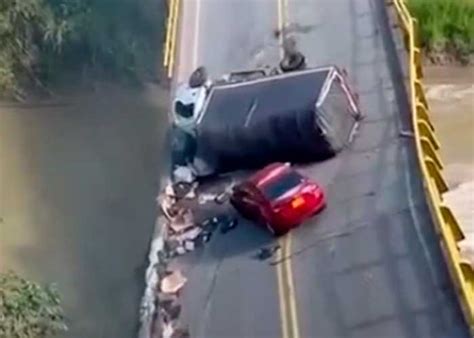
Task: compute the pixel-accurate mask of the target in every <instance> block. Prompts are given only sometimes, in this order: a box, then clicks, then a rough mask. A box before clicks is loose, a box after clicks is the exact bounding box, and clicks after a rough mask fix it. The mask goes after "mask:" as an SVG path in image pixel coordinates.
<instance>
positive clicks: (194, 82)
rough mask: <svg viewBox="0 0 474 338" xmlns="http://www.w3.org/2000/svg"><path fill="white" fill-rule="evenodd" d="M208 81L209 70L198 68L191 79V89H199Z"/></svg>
mask: <svg viewBox="0 0 474 338" xmlns="http://www.w3.org/2000/svg"><path fill="white" fill-rule="evenodd" d="M206 81H207V70H206V68H205V67H203V66H201V67H198V68H197V69H196V70H195V71H194V72H192V74H191V76H190V77H189V83H188V84H189V87H191V88H197V87H201V86H203V85H204V84H205V83H206Z"/></svg>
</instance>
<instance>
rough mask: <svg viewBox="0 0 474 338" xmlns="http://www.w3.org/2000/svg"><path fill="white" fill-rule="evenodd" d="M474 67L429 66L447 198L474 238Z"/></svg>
mask: <svg viewBox="0 0 474 338" xmlns="http://www.w3.org/2000/svg"><path fill="white" fill-rule="evenodd" d="M473 79H474V67H426V68H425V85H426V96H427V99H428V101H429V104H430V107H431V113H432V120H433V124H434V125H435V128H436V135H437V137H438V138H439V140H440V143H441V157H442V160H443V163H444V165H445V169H444V174H445V178H446V180H447V182H448V185H449V187H450V191H449V193H447V194H446V195H445V199H446V203H448V205H449V206H450V207H451V208H452V210H453V212H454V214H455V215H456V217H457V219H458V221H459V222H460V223H461V226H462V227H463V230H464V232H465V234H470V236H474V209H473V207H472V206H473V205H474V105H473V102H474V83H473Z"/></svg>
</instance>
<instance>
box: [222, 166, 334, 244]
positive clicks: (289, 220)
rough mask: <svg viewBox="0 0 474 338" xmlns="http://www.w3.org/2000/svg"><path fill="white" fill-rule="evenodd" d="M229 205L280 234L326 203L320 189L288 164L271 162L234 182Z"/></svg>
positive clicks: (317, 210) (274, 232) (319, 209)
mask: <svg viewBox="0 0 474 338" xmlns="http://www.w3.org/2000/svg"><path fill="white" fill-rule="evenodd" d="M230 202H231V204H232V205H233V206H234V208H235V209H237V211H239V212H240V213H241V214H242V215H243V216H244V217H245V218H248V219H251V220H254V221H257V222H259V223H261V224H263V225H266V226H267V227H268V229H269V230H270V231H271V232H272V233H273V234H275V235H277V236H281V235H283V234H285V233H287V232H288V231H289V230H291V229H292V228H295V227H297V226H298V225H299V224H301V223H302V222H303V221H304V220H305V219H307V218H309V217H310V216H312V215H315V214H317V213H318V212H319V211H321V210H322V209H323V208H324V207H325V205H326V199H325V197H324V193H323V191H322V189H321V188H320V187H319V186H318V185H317V184H316V183H314V182H311V181H310V180H309V179H308V178H306V177H304V176H302V175H301V174H300V173H298V172H297V171H296V170H294V169H293V168H292V167H291V166H290V165H289V164H285V163H274V164H270V165H269V166H267V167H265V168H264V169H262V170H260V171H258V172H257V173H255V174H254V175H253V176H251V177H250V178H249V179H247V180H246V181H244V182H242V183H240V184H238V185H236V186H235V187H234V189H233V193H232V196H231V199H230Z"/></svg>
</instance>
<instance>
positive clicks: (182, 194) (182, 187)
mask: <svg viewBox="0 0 474 338" xmlns="http://www.w3.org/2000/svg"><path fill="white" fill-rule="evenodd" d="M197 187H198V184H197V182H194V183H188V182H178V183H175V184H173V190H174V197H175V198H176V199H177V200H180V199H194V198H196V188H197Z"/></svg>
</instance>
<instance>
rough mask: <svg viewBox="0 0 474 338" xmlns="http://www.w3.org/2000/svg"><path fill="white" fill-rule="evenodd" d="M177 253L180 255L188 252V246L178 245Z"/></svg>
mask: <svg viewBox="0 0 474 338" xmlns="http://www.w3.org/2000/svg"><path fill="white" fill-rule="evenodd" d="M175 253H176V254H178V255H184V254H185V253H186V248H185V247H184V246H178V247H177V248H176V251H175Z"/></svg>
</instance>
